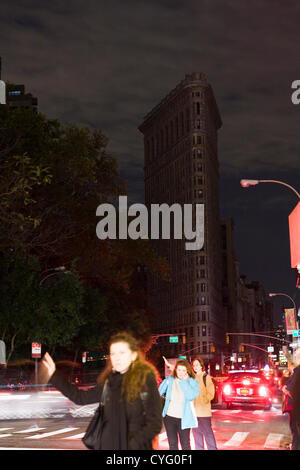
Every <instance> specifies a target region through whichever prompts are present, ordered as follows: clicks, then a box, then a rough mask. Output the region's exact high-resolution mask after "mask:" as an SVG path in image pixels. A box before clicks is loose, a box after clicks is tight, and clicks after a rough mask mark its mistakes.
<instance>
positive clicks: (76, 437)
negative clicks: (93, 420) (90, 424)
mask: <svg viewBox="0 0 300 470" xmlns="http://www.w3.org/2000/svg"><path fill="white" fill-rule="evenodd" d="M84 435H85V432H82V433H80V434H75V435H74V436H68V437H63V440H68V439H82V438H83V436H84Z"/></svg>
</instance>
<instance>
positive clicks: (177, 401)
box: [159, 360, 199, 450]
mask: <svg viewBox="0 0 300 470" xmlns="http://www.w3.org/2000/svg"><path fill="white" fill-rule="evenodd" d="M159 393H160V395H165V396H166V399H165V405H164V409H163V413H162V415H163V418H164V424H165V428H166V433H167V436H168V441H169V446H170V450H178V436H179V439H180V443H181V447H182V450H190V449H191V444H190V429H191V428H196V427H197V426H198V422H197V417H196V413H195V409H194V404H193V400H194V399H195V398H196V397H197V396H198V395H199V385H198V382H197V380H196V379H195V374H194V372H193V369H192V367H191V366H190V364H189V363H188V362H187V361H184V360H182V361H178V362H177V363H176V366H175V368H174V372H173V376H169V377H167V378H166V379H165V380H164V381H163V382H162V383H161V384H160V386H159Z"/></svg>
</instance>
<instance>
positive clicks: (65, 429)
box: [25, 428, 78, 439]
mask: <svg viewBox="0 0 300 470" xmlns="http://www.w3.org/2000/svg"><path fill="white" fill-rule="evenodd" d="M75 429H78V428H63V429H58V430H57V431H52V432H45V433H43V434H35V435H34V436H29V437H25V439H44V438H45V437H50V436H55V435H57V434H63V433H65V432H69V431H75Z"/></svg>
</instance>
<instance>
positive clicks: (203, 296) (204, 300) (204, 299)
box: [201, 295, 206, 305]
mask: <svg viewBox="0 0 300 470" xmlns="http://www.w3.org/2000/svg"><path fill="white" fill-rule="evenodd" d="M201 305H206V297H205V295H202V297H201Z"/></svg>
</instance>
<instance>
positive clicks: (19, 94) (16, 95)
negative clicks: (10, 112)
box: [0, 57, 38, 110]
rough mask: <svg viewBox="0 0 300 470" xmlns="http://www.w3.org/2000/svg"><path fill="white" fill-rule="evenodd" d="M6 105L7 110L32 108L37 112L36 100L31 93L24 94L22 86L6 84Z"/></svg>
mask: <svg viewBox="0 0 300 470" xmlns="http://www.w3.org/2000/svg"><path fill="white" fill-rule="evenodd" d="M1 66H2V64H1V57H0V80H2V81H3V79H1ZM6 105H7V106H9V108H20V107H22V108H33V109H36V110H37V107H38V100H37V98H35V97H34V96H32V94H31V93H25V86H24V85H14V84H11V83H6Z"/></svg>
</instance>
